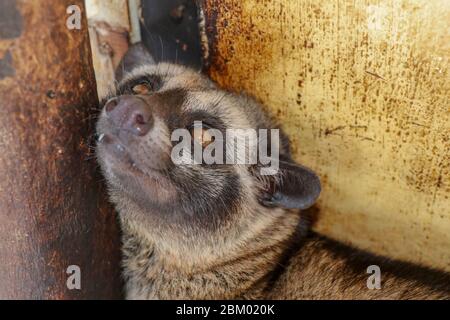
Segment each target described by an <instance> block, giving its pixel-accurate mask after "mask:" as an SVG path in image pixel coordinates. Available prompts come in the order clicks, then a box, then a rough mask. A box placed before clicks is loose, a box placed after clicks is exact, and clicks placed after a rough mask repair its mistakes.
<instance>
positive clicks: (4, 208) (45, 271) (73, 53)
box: [0, 0, 121, 299]
mask: <svg viewBox="0 0 450 320" xmlns="http://www.w3.org/2000/svg"><path fill="white" fill-rule="evenodd" d="M72 4H76V5H78V6H79V7H80V8H82V9H83V10H84V8H83V1H81V0H70V1H66V0H64V1H52V0H41V1H18V0H17V1H14V0H2V1H1V2H0V21H1V23H0V298H1V299H6V298H23V299H34V298H43V299H77V298H81V299H93V298H99V299H104V298H119V297H120V296H121V290H120V281H119V267H118V266H119V250H118V248H119V240H118V239H119V238H118V233H119V232H118V228H117V224H116V217H115V214H114V211H113V210H112V208H111V207H110V205H108V204H107V202H106V199H105V193H104V190H103V188H102V186H101V177H100V176H99V175H98V173H97V172H96V164H95V161H93V160H89V147H88V146H89V136H91V135H92V133H93V129H94V128H93V122H92V121H91V120H93V117H92V114H93V113H95V108H96V107H97V103H98V102H97V94H96V86H95V79H94V72H93V69H92V64H91V55H90V48H89V39H88V29H87V25H86V21H85V15H84V12H83V25H82V28H81V30H68V29H67V27H66V19H67V17H68V15H67V13H66V8H67V7H68V6H70V5H72ZM70 265H78V266H79V267H80V268H81V290H80V291H77V290H74V291H70V290H68V289H67V287H66V280H67V277H68V275H67V274H66V270H67V267H68V266H70Z"/></svg>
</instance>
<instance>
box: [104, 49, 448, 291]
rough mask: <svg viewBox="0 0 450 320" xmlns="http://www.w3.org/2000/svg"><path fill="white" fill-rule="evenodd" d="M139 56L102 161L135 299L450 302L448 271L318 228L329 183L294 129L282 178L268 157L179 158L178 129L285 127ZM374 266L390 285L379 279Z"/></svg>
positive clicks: (124, 84) (120, 95) (244, 101)
mask: <svg viewBox="0 0 450 320" xmlns="http://www.w3.org/2000/svg"><path fill="white" fill-rule="evenodd" d="M134 59H137V57H136V56H134ZM136 63H137V64H141V66H140V67H137V68H134V69H133V70H132V71H131V72H129V73H128V74H126V75H125V76H124V78H123V79H122V80H121V82H120V84H119V86H118V88H117V91H116V92H115V93H114V94H113V95H112V96H111V99H109V100H108V102H107V103H106V104H105V107H104V109H103V111H102V113H101V115H100V120H99V122H98V126H97V131H98V134H99V135H100V136H101V139H100V141H99V143H98V148H97V155H98V159H99V162H100V164H101V167H102V170H103V173H104V175H105V177H106V180H107V183H108V187H109V193H110V197H111V200H112V202H113V203H114V204H115V206H116V208H117V210H118V213H119V216H120V220H121V224H122V229H123V270H124V276H125V279H126V293H127V298H129V299H239V298H250V299H262V298H268V299H374V298H382V299H432V298H438V299H448V298H450V277H449V276H448V275H446V274H444V273H441V272H437V271H431V270H428V269H425V268H420V267H416V266H412V265H409V264H406V263H402V262H396V261H388V260H387V259H382V258H378V257H374V256H371V255H369V254H366V253H362V252H359V251H357V250H356V249H352V248H350V247H346V246H345V245H342V244H339V243H337V242H334V241H332V240H329V239H327V238H325V237H321V236H319V235H316V234H314V233H312V232H310V231H308V223H307V221H306V220H304V219H302V218H301V215H300V214H299V211H300V210H301V209H306V208H308V207H310V206H311V205H313V203H314V202H315V200H316V198H317V197H318V195H319V193H320V182H319V179H318V178H317V176H316V175H315V174H314V173H313V172H312V171H310V170H309V169H307V168H305V167H302V166H300V165H297V164H295V163H294V162H293V161H292V160H291V157H290V153H289V144H288V141H287V139H286V138H285V137H284V135H283V134H282V133H281V135H280V139H279V142H278V143H277V144H276V145H275V146H272V148H273V147H276V148H278V149H279V152H280V157H279V158H280V163H279V170H278V173H277V174H275V175H262V174H261V173H260V170H259V169H260V168H259V167H258V164H256V165H255V164H249V165H246V164H235V165H227V164H219V165H205V164H202V165H198V164H185V165H176V164H174V162H173V161H172V158H171V151H172V148H173V146H174V143H173V141H171V133H172V132H173V131H174V130H177V129H180V128H186V130H190V129H191V128H192V125H193V124H194V122H195V121H202V123H204V124H205V127H203V128H201V129H202V131H201V132H203V135H202V137H203V140H202V138H200V140H199V141H197V143H200V144H205V135H207V129H209V128H214V129H216V130H219V131H221V132H225V131H226V130H227V129H239V128H243V129H255V130H257V129H261V128H263V129H273V128H278V127H277V126H276V125H275V124H274V123H273V122H272V121H271V120H270V119H269V118H268V116H267V115H266V114H265V113H264V112H263V109H262V107H261V106H260V105H259V104H258V103H257V102H255V101H254V100H253V99H251V98H249V97H247V96H243V95H235V94H231V93H228V92H225V91H223V90H221V89H219V88H218V87H217V86H216V85H215V84H214V83H213V82H212V81H210V80H209V79H207V78H206V77H204V76H203V75H201V74H199V73H198V72H194V71H192V70H190V69H186V68H184V67H181V66H177V65H173V64H165V63H164V64H157V65H155V64H146V62H145V61H136ZM194 140H195V137H194ZM207 142H208V141H207ZM380 236H382V235H380ZM373 265H374V266H378V267H379V268H380V270H381V289H377V288H375V287H371V285H370V284H371V283H372V282H371V279H369V277H370V276H371V275H372V274H368V273H367V270H368V267H370V266H373ZM375 276H376V275H375ZM368 279H369V281H368ZM374 283H375V284H376V281H374Z"/></svg>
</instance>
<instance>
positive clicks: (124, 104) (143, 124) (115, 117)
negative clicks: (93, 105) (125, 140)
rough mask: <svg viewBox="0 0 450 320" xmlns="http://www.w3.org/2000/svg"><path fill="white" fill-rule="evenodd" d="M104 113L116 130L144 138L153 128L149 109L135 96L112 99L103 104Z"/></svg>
mask: <svg viewBox="0 0 450 320" xmlns="http://www.w3.org/2000/svg"><path fill="white" fill-rule="evenodd" d="M105 111H106V114H107V116H108V117H109V119H111V121H112V122H113V123H114V125H116V126H117V128H119V129H120V130H124V131H128V132H131V133H132V134H134V135H136V136H145V135H146V134H147V133H148V132H149V131H150V129H151V128H152V126H153V117H152V113H151V110H150V107H149V106H148V105H147V103H146V102H145V101H144V100H142V99H140V98H137V97H135V96H120V97H116V98H112V99H110V100H109V101H108V102H107V103H106V104H105Z"/></svg>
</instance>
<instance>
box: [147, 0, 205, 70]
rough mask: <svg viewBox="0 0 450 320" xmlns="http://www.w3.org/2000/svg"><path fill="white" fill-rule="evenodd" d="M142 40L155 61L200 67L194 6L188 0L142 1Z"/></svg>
mask: <svg viewBox="0 0 450 320" xmlns="http://www.w3.org/2000/svg"><path fill="white" fill-rule="evenodd" d="M142 16H143V18H144V25H143V26H142V42H143V43H144V44H145V46H146V47H147V48H148V49H149V51H150V52H151V53H152V55H153V57H154V59H155V61H156V62H161V61H168V62H176V63H180V64H183V65H187V66H190V67H193V68H196V69H200V68H201V66H202V59H201V46H200V36H199V28H198V17H197V6H196V4H195V2H194V1H189V0H143V1H142Z"/></svg>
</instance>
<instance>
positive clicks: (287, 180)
mask: <svg viewBox="0 0 450 320" xmlns="http://www.w3.org/2000/svg"><path fill="white" fill-rule="evenodd" d="M260 178H261V177H260ZM261 181H263V185H264V186H263V189H264V190H263V192H262V195H261V199H260V201H261V203H262V204H263V205H265V206H270V207H281V208H286V209H302V210H304V209H308V208H309V207H311V206H312V205H313V204H314V203H315V202H316V200H317V198H318V197H319V195H320V191H321V186H320V179H319V177H318V176H317V175H316V174H315V173H314V172H313V171H312V170H310V169H308V168H306V167H304V166H301V165H299V164H296V163H294V162H292V161H281V160H280V162H279V170H278V173H277V174H276V175H273V176H264V177H262V178H261Z"/></svg>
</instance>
